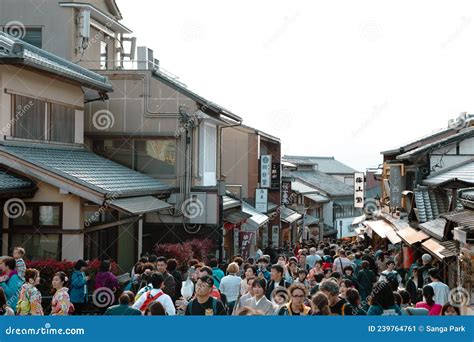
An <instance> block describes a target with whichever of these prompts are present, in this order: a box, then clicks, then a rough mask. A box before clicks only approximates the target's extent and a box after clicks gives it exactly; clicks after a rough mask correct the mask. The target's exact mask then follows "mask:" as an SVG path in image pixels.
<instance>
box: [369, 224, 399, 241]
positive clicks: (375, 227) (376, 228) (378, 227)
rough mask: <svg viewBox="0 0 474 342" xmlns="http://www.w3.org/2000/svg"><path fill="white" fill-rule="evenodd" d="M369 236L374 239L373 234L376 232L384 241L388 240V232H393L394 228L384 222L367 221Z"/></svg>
mask: <svg viewBox="0 0 474 342" xmlns="http://www.w3.org/2000/svg"><path fill="white" fill-rule="evenodd" d="M367 227H368V228H367V234H368V235H369V236H370V237H371V238H372V237H373V234H372V232H375V234H377V235H378V236H380V237H381V238H382V239H385V238H387V232H391V231H392V232H393V231H394V230H393V228H392V226H391V225H390V224H388V223H387V222H385V221H383V220H378V221H367Z"/></svg>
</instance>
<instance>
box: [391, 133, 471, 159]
mask: <svg viewBox="0 0 474 342" xmlns="http://www.w3.org/2000/svg"><path fill="white" fill-rule="evenodd" d="M473 136H474V127H468V128H466V129H462V130H461V131H459V132H458V133H456V134H453V135H451V136H449V137H445V138H442V139H438V140H435V141H433V142H431V143H429V144H424V145H422V146H420V147H418V148H415V149H413V150H411V151H409V152H406V153H403V154H401V155H399V156H397V159H399V160H403V159H410V158H412V157H416V156H418V155H420V154H423V153H425V152H429V151H432V150H435V149H438V148H441V147H444V146H447V145H451V144H454V143H456V142H458V141H461V140H465V139H468V138H470V137H473Z"/></svg>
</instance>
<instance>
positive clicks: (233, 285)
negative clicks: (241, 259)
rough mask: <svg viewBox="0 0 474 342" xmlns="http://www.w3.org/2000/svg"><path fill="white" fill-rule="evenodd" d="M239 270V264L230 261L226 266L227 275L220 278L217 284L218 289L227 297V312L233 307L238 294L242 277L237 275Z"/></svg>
mask: <svg viewBox="0 0 474 342" xmlns="http://www.w3.org/2000/svg"><path fill="white" fill-rule="evenodd" d="M239 270H240V268H239V265H238V264H237V263H236V262H232V263H230V264H229V266H227V274H228V275H226V276H225V277H223V278H222V279H221V284H220V285H219V290H220V291H221V293H223V294H224V295H225V296H226V298H227V306H228V309H229V312H232V310H233V309H234V305H235V301H236V300H237V298H238V297H239V294H240V283H241V282H242V278H240V277H239V276H237V273H239Z"/></svg>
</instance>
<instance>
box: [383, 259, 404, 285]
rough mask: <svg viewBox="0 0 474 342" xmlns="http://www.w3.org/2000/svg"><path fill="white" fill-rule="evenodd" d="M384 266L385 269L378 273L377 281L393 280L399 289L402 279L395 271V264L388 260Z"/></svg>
mask: <svg viewBox="0 0 474 342" xmlns="http://www.w3.org/2000/svg"><path fill="white" fill-rule="evenodd" d="M385 265H386V266H387V269H386V270H385V271H383V272H382V273H380V278H379V281H389V280H391V279H394V280H396V282H397V284H396V285H397V287H399V286H400V284H401V282H402V277H401V276H400V274H398V272H397V271H395V262H394V261H393V260H389V261H387V262H386V263H385Z"/></svg>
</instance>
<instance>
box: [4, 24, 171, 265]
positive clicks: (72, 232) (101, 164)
mask: <svg viewBox="0 0 474 342" xmlns="http://www.w3.org/2000/svg"><path fill="white" fill-rule="evenodd" d="M0 61H1V63H0V76H1V77H0V90H1V92H0V122H1V128H2V135H1V139H0V166H1V168H2V169H3V171H2V173H1V181H2V187H3V188H5V191H6V192H7V194H8V195H7V196H5V193H4V196H3V199H4V200H5V202H4V206H3V208H4V210H3V218H2V253H3V254H7V253H9V252H11V248H12V247H14V246H23V247H25V249H26V253H27V254H26V257H27V258H28V259H38V258H40V259H48V258H53V259H68V260H77V259H80V258H88V259H92V258H96V257H99V258H113V259H115V260H118V262H119V263H120V264H121V265H122V266H123V267H124V268H126V267H128V266H130V265H131V264H132V263H133V261H134V260H135V259H136V258H137V256H138V255H139V254H140V252H141V250H142V241H141V235H142V226H143V225H142V224H143V218H144V215H145V214H146V213H147V212H157V211H158V210H162V209H166V208H168V207H170V205H169V204H167V203H166V202H164V201H163V200H161V199H166V198H167V197H168V196H169V194H170V192H171V188H170V187H169V186H167V185H165V184H164V183H162V182H160V181H158V180H156V179H154V178H152V177H150V176H146V175H144V174H142V173H139V172H136V171H133V170H131V169H130V168H127V167H124V166H122V165H120V164H118V163H115V162H113V161H111V160H109V159H105V158H103V157H100V156H98V155H96V154H93V153H92V152H90V151H89V150H87V149H86V148H85V147H84V107H85V102H86V101H88V100H86V95H85V94H87V96H90V97H91V99H92V98H95V99H103V98H106V96H107V94H108V93H109V92H110V91H112V85H111V84H110V83H109V81H108V79H107V78H106V77H104V76H101V75H99V74H97V73H94V72H92V71H89V70H87V69H85V68H83V67H80V66H78V65H76V64H74V63H71V62H69V61H67V60H65V59H62V58H59V57H57V56H55V55H53V54H51V53H48V52H46V51H44V50H42V49H40V48H38V47H35V46H33V45H30V44H28V43H25V42H24V41H23V40H21V39H18V38H14V37H12V36H10V35H7V34H5V33H0Z"/></svg>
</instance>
